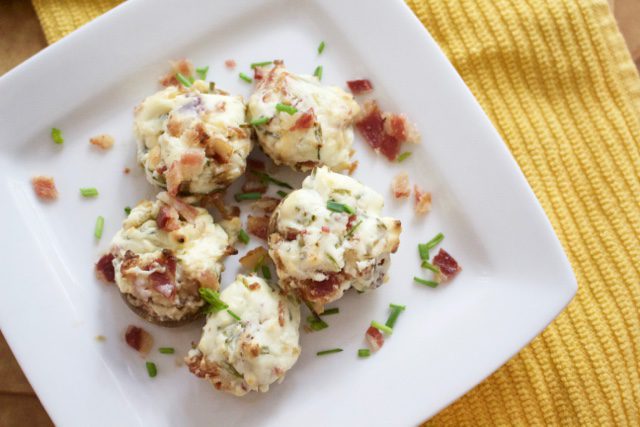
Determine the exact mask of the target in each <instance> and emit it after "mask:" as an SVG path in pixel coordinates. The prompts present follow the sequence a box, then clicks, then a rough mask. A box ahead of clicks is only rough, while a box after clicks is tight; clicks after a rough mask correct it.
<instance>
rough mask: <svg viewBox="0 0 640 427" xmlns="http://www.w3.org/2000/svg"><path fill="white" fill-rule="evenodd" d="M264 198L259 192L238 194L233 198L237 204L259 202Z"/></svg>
mask: <svg viewBox="0 0 640 427" xmlns="http://www.w3.org/2000/svg"><path fill="white" fill-rule="evenodd" d="M261 197H262V194H260V193H258V192H253V193H236V194H234V195H233V198H234V199H236V202H241V201H242V200H258V199H260V198H261Z"/></svg>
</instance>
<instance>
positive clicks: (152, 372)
mask: <svg viewBox="0 0 640 427" xmlns="http://www.w3.org/2000/svg"><path fill="white" fill-rule="evenodd" d="M145 365H146V366H147V374H149V377H151V378H154V377H155V376H156V375H158V368H157V367H156V364H155V363H153V362H146V363H145Z"/></svg>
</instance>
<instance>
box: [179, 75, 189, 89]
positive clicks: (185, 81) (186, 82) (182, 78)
mask: <svg viewBox="0 0 640 427" xmlns="http://www.w3.org/2000/svg"><path fill="white" fill-rule="evenodd" d="M176 79H178V81H179V82H180V83H181V84H182V86H184V87H191V81H190V80H189V79H188V78H187V77H185V76H184V75H182V74H181V73H176Z"/></svg>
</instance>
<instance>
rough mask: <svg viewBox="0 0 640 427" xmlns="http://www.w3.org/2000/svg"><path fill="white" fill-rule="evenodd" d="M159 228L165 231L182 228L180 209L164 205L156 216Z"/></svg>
mask: <svg viewBox="0 0 640 427" xmlns="http://www.w3.org/2000/svg"><path fill="white" fill-rule="evenodd" d="M156 224H158V228H159V229H160V230H164V231H175V230H177V229H179V228H180V219H179V216H178V211H177V210H175V209H174V208H173V207H172V206H169V205H162V206H160V210H159V211H158V216H157V217H156Z"/></svg>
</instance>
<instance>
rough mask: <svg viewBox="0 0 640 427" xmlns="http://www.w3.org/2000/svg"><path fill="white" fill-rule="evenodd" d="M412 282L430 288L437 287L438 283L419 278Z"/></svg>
mask: <svg viewBox="0 0 640 427" xmlns="http://www.w3.org/2000/svg"><path fill="white" fill-rule="evenodd" d="M413 280H414V281H415V282H417V283H420V284H421V285H425V286H429V287H431V288H436V287H438V282H434V281H433V280H425V279H421V278H420V277H414V278H413Z"/></svg>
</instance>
